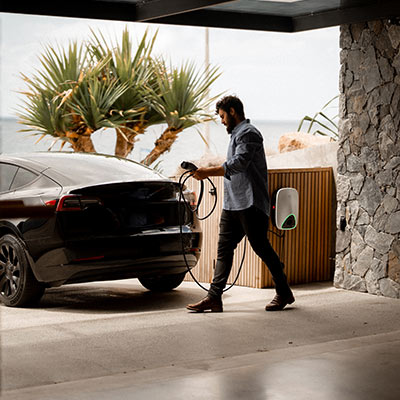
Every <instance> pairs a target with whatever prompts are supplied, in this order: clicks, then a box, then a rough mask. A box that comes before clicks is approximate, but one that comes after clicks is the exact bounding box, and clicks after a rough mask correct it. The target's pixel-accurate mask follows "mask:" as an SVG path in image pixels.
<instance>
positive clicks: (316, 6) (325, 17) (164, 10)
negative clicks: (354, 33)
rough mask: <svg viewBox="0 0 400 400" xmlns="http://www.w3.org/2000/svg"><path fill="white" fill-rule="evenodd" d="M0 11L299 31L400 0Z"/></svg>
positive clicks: (25, 6)
mask: <svg viewBox="0 0 400 400" xmlns="http://www.w3.org/2000/svg"><path fill="white" fill-rule="evenodd" d="M0 12H8V13H22V14H36V15H51V16H63V17H75V18H93V19H105V20H119V21H131V22H148V23H158V24H173V25H191V26H209V27H217V28H234V29H250V30H261V31H278V32H299V31H304V30H310V29H317V28H324V27H328V26H334V25H340V24H346V23H356V22H365V21H370V20H375V19H383V18H392V19H394V20H395V21H397V22H398V21H399V18H398V17H400V1H399V0H382V1H372V0H235V1H232V0H69V1H68V2H58V1H54V0H53V1H29V2H27V1H26V0H23V1H19V0H2V1H1V4H0Z"/></svg>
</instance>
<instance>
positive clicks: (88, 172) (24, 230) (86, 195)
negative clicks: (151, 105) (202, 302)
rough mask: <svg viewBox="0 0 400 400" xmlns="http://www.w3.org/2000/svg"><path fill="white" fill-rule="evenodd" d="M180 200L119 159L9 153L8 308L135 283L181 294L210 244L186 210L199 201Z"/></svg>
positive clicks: (3, 232)
mask: <svg viewBox="0 0 400 400" xmlns="http://www.w3.org/2000/svg"><path fill="white" fill-rule="evenodd" d="M179 193H180V185H179V183H177V182H174V181H173V180H170V179H168V178H165V177H164V176H162V175H160V174H159V173H157V172H155V171H154V170H152V169H150V168H147V167H145V166H143V165H141V164H138V163H136V162H134V161H130V160H127V159H121V158H118V157H113V156H106V155H99V154H83V153H66V152H59V153H56V152H43V153H31V154H23V155H0V300H1V301H2V302H3V303H5V304H6V305H8V306H22V305H27V304H29V303H31V302H34V301H37V300H38V299H40V298H41V296H42V295H43V293H44V290H45V288H46V287H54V286H60V285H63V284H68V283H79V282H89V281H98V280H113V279H124V278H135V277H136V278H139V280H140V282H141V283H142V285H143V286H145V287H146V288H148V289H150V290H171V289H173V288H175V287H177V286H178V285H179V284H180V283H181V282H182V281H183V279H184V277H185V274H186V272H187V268H188V267H189V268H193V267H194V266H195V265H196V263H197V260H198V258H199V254H200V246H201V231H200V228H199V224H198V221H197V219H196V217H195V215H194V214H193V213H192V212H191V209H190V208H188V207H186V206H185V205H186V204H188V201H190V202H192V203H193V201H194V194H193V193H190V192H186V193H185V192H184V196H185V201H182V197H181V196H180V195H179ZM183 249H184V251H185V257H184V256H183ZM185 258H186V262H185Z"/></svg>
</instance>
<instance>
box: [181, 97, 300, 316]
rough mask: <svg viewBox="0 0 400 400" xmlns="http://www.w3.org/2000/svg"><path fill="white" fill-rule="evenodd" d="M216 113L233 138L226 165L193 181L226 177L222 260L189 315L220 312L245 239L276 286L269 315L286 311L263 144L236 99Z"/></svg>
mask: <svg viewBox="0 0 400 400" xmlns="http://www.w3.org/2000/svg"><path fill="white" fill-rule="evenodd" d="M216 112H217V114H218V115H219V116H220V118H221V122H222V124H223V125H225V126H226V130H227V131H228V133H229V134H230V135H231V138H230V143H229V147H228V154H227V160H226V162H225V163H224V164H223V165H221V166H218V167H209V168H199V169H197V170H196V171H195V172H194V174H193V177H194V178H196V179H197V180H202V179H205V178H207V177H209V176H224V177H225V179H224V202H223V210H222V215H221V221H220V232H219V240H218V256H217V263H216V267H215V272H214V278H213V281H212V283H211V285H210V289H209V291H208V294H207V296H206V297H205V298H204V299H202V300H201V301H199V302H198V303H195V304H189V305H187V307H186V308H187V309H188V310H191V311H196V312H202V311H207V310H211V311H212V312H222V311H223V307H222V293H223V289H224V287H225V286H226V283H227V280H228V277H229V273H230V271H231V268H232V261H233V253H234V250H235V248H236V246H237V244H238V243H239V242H240V241H241V240H242V238H243V237H244V235H246V236H247V238H248V240H249V242H250V244H251V247H252V248H253V250H254V251H255V253H256V254H257V255H258V256H259V257H260V258H261V259H262V260H263V261H264V263H265V264H266V265H267V266H268V269H269V270H270V272H271V274H272V277H273V280H274V282H275V290H276V296H275V297H274V299H273V300H272V301H271V302H270V303H269V304H267V305H266V307H265V310H266V311H277V310H282V309H283V308H284V307H285V306H286V305H287V304H292V303H293V302H294V297H293V293H292V291H291V290H290V288H289V285H288V283H287V279H286V275H285V274H284V272H283V264H281V262H280V260H279V257H278V256H277V254H276V253H275V251H274V249H273V248H272V246H271V244H270V243H269V240H268V238H267V232H268V220H269V215H270V199H269V195H268V175H267V171H268V170H267V163H266V159H265V153H264V147H263V138H262V136H261V134H260V132H259V131H258V130H257V129H256V128H255V127H254V126H253V125H251V124H250V121H249V120H248V119H246V118H245V115H244V109H243V104H242V102H241V100H240V99H239V98H237V97H235V96H226V97H223V98H222V99H221V100H220V101H219V102H218V103H217V105H216Z"/></svg>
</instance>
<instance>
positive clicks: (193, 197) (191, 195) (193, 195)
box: [183, 191, 197, 207]
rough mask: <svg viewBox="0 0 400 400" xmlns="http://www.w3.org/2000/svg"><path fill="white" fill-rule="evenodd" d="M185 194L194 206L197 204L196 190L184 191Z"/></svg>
mask: <svg viewBox="0 0 400 400" xmlns="http://www.w3.org/2000/svg"><path fill="white" fill-rule="evenodd" d="M183 196H184V197H185V200H186V202H187V203H189V204H190V205H191V206H192V207H196V206H197V196H196V193H195V192H189V191H186V192H184V193H183Z"/></svg>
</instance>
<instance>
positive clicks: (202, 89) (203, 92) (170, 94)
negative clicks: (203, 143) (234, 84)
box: [141, 62, 220, 165]
mask: <svg viewBox="0 0 400 400" xmlns="http://www.w3.org/2000/svg"><path fill="white" fill-rule="evenodd" d="M159 65H164V67H162V68H158V69H157V70H156V72H157V83H158V87H159V90H158V92H159V93H160V95H159V96H158V103H159V106H158V108H157V109H158V110H159V112H160V113H161V114H162V116H163V118H164V119H165V121H166V123H167V128H166V129H165V130H164V132H163V133H162V134H161V136H160V137H159V138H158V139H157V140H156V142H155V143H154V148H153V149H152V150H151V152H150V153H149V154H148V155H147V156H146V157H145V158H144V159H143V160H142V161H141V162H142V163H143V164H145V165H151V164H152V163H153V162H154V161H156V160H157V159H158V157H160V156H161V155H162V154H163V153H165V152H168V151H169V150H170V149H171V146H172V145H173V143H174V142H175V141H176V139H177V137H178V135H179V133H180V132H182V131H183V130H184V129H186V128H189V127H191V126H194V125H196V124H200V123H204V122H207V121H210V120H212V119H214V116H213V115H212V114H210V113H207V112H206V111H204V110H207V109H208V107H209V105H210V104H211V103H212V102H213V101H214V100H215V99H216V98H217V97H218V96H219V95H217V96H214V97H212V98H209V97H208V91H209V88H210V86H211V84H212V83H213V82H214V81H215V80H216V79H217V78H218V77H219V75H220V74H219V72H218V68H216V67H214V68H211V69H210V70H209V71H203V72H199V71H197V70H196V67H195V65H194V64H193V63H189V62H187V63H184V64H183V65H182V66H181V67H179V68H177V67H171V68H170V69H167V68H166V67H165V64H164V63H163V62H159ZM199 134H200V132H199ZM200 135H201V134H200ZM202 138H203V137H202ZM203 140H205V139H204V138H203Z"/></svg>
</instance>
